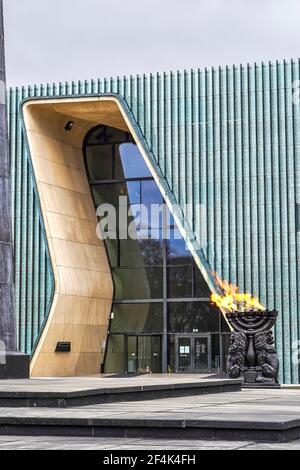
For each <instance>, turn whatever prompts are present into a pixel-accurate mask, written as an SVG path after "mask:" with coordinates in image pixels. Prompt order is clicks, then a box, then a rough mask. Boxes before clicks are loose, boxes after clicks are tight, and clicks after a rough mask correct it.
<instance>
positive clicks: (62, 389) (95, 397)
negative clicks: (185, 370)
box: [0, 374, 242, 408]
mask: <svg viewBox="0 0 300 470" xmlns="http://www.w3.org/2000/svg"><path fill="white" fill-rule="evenodd" d="M241 387H242V381H241V380H239V379H238V380H230V379H228V378H227V377H226V376H224V377H218V378H216V377H214V376H207V375H203V374H202V375H201V374H198V375H194V374H191V375H190V374H189V375H186V374H182V375H181V374H179V375H178V374H157V375H156V374H153V375H152V374H151V375H150V374H149V375H144V376H133V377H114V376H103V375H101V376H100V375H99V376H90V377H75V378H74V377H71V378H69V377H68V378H56V379H53V378H51V379H31V380H20V381H16V380H6V381H2V382H0V407H13V408H15V407H47V408H50V407H53V408H66V407H72V406H87V405H90V404H99V403H116V402H124V401H138V400H153V399H157V398H164V397H185V396H188V397H190V396H193V395H205V394H211V393H214V394H216V393H224V392H235V391H240V390H241Z"/></svg>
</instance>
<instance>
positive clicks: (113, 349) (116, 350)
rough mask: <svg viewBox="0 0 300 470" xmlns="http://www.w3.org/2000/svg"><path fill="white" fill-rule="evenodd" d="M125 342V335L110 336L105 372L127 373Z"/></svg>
mask: <svg viewBox="0 0 300 470" xmlns="http://www.w3.org/2000/svg"><path fill="white" fill-rule="evenodd" d="M124 354H125V342H124V336H123V335H109V337H108V343H107V350H106V361H105V372H106V373H108V372H109V373H115V372H125V371H124V366H125V361H124V360H125V356H124Z"/></svg>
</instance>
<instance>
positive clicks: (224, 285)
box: [211, 273, 266, 312]
mask: <svg viewBox="0 0 300 470" xmlns="http://www.w3.org/2000/svg"><path fill="white" fill-rule="evenodd" d="M213 275H214V278H215V280H216V282H217V284H218V286H219V287H220V289H221V290H222V292H223V295H218V294H212V296H211V300H212V302H213V303H214V304H216V305H217V306H218V307H219V308H220V309H221V310H223V311H224V312H244V311H246V310H256V311H257V310H258V311H264V310H266V309H265V307H264V306H263V305H262V304H261V303H260V301H259V299H258V298H257V297H252V295H251V294H242V293H240V292H239V288H238V287H237V286H235V285H233V284H230V283H229V282H228V281H223V279H221V278H220V277H219V276H218V274H217V273H213Z"/></svg>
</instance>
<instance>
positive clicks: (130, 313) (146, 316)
mask: <svg viewBox="0 0 300 470" xmlns="http://www.w3.org/2000/svg"><path fill="white" fill-rule="evenodd" d="M113 310H114V318H113V320H112V321H111V325H110V330H111V333H131V334H132V333H160V332H161V331H162V327H163V306H162V304H160V303H154V304H152V303H151V304H145V303H141V304H116V305H114V307H113Z"/></svg>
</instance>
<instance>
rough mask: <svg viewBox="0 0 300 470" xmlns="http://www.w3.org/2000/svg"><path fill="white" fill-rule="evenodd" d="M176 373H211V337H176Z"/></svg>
mask: <svg viewBox="0 0 300 470" xmlns="http://www.w3.org/2000/svg"><path fill="white" fill-rule="evenodd" d="M175 342H176V351H177V353H176V371H177V372H186V373H188V372H210V371H211V335H209V334H207V335H178V336H177V337H176V340H175Z"/></svg>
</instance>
